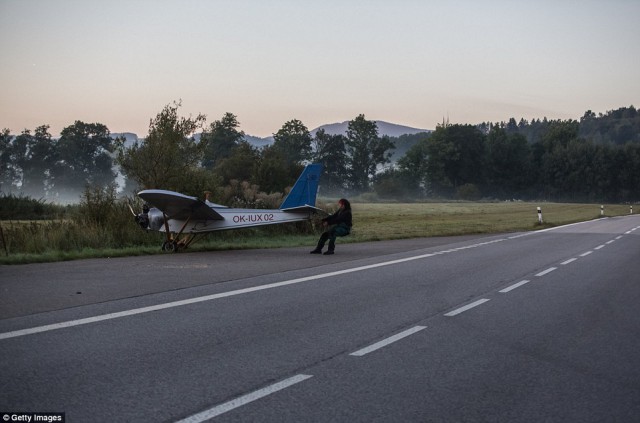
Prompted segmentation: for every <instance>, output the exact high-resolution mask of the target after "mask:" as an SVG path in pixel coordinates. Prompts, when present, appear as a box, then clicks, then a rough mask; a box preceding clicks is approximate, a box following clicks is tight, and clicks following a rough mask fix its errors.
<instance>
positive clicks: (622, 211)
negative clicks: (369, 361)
mask: <svg viewBox="0 0 640 423" xmlns="http://www.w3.org/2000/svg"><path fill="white" fill-rule="evenodd" d="M538 206H540V207H541V208H542V216H543V220H544V223H543V224H539V223H538V215H537V210H536V208H537V207H538ZM628 214H629V206H628V205H613V204H610V205H605V206H604V216H605V217H614V216H623V215H628ZM353 215H354V231H353V233H352V235H351V236H349V237H346V238H342V239H341V240H340V242H341V243H352V242H366V241H381V240H392V239H406V238H421V237H434V236H453V235H467V234H490V233H504V232H517V231H530V230H537V229H544V228H549V227H553V226H559V225H565V224H569V223H575V222H581V221H587V220H591V219H596V218H599V217H601V215H600V205H594V204H567V203H541V204H540V203H538V204H536V203H522V202H509V203H506V202H505V203H472V202H455V203H387V204H382V203H354V204H353ZM20 225H22V226H23V227H24V228H23V229H20ZM64 225H68V222H65V223H64ZM2 226H3V227H4V228H5V230H4V234H5V242H6V243H7V245H8V252H9V254H8V255H6V254H5V250H4V249H2V247H4V246H3V245H0V254H1V256H0V264H25V263H34V262H53V261H65V260H76V259H84V258H99V257H124V256H139V255H149V254H163V253H162V252H161V251H160V245H161V242H162V241H161V240H162V235H161V234H158V233H153V234H145V233H144V232H143V231H141V230H140V229H139V228H138V227H136V225H135V224H134V223H130V228H129V227H126V228H124V229H123V227H122V226H123V225H117V230H118V231H120V232H121V231H123V230H126V231H140V236H141V238H140V245H124V246H121V247H118V248H112V247H111V248H99V247H97V246H96V242H95V241H91V242H83V241H82V234H83V232H85V233H88V232H89V231H90V229H86V230H83V229H82V228H75V227H73V228H71V227H65V228H64V229H63V231H64V234H63V235H62V236H63V237H64V238H65V239H66V242H64V243H60V242H53V241H52V239H53V238H54V236H53V232H54V231H56V230H58V227H57V226H56V225H52V224H33V223H30V222H27V223H24V222H23V223H19V224H16V222H12V223H11V224H10V225H9V224H8V223H7V222H2ZM9 227H10V230H7V228H9ZM314 228H315V230H310V229H307V230H306V231H302V232H306V233H303V234H295V233H293V234H292V233H291V232H292V231H291V228H288V230H282V231H279V230H277V229H276V227H273V226H272V227H265V228H255V229H248V230H239V231H225V232H218V233H212V234H209V235H208V236H207V237H206V238H205V239H204V240H202V241H200V242H199V243H197V244H194V245H193V246H192V247H190V248H189V250H188V251H216V250H232V249H256V248H279V247H296V246H309V247H312V246H313V245H315V243H316V241H317V238H318V236H319V234H320V232H321V229H320V228H319V225H318V221H317V220H316V222H315V224H314ZM24 231H26V232H27V233H26V234H25V233H22V232H24ZM6 237H15V240H17V239H18V238H19V237H23V238H24V239H25V240H24V241H23V242H24V243H25V244H36V245H37V250H35V252H21V251H19V248H17V247H15V245H18V243H17V242H14V241H15V240H12V239H6ZM96 237H97V238H98V239H99V240H100V239H102V240H104V239H106V238H107V237H108V234H105V233H101V234H98V235H95V236H93V238H96ZM56 238H57V237H56ZM116 238H118V237H116ZM120 238H122V235H120ZM0 244H1V240H0ZM89 244H90V245H89ZM87 245H89V246H87ZM98 245H99V242H98ZM12 247H15V248H12ZM16 250H18V251H16Z"/></svg>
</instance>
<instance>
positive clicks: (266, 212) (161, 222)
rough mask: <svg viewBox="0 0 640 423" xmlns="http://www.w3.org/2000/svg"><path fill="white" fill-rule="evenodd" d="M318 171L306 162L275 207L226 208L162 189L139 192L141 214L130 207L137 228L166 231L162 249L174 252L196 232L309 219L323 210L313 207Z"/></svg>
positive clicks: (189, 240)
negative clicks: (279, 203)
mask: <svg viewBox="0 0 640 423" xmlns="http://www.w3.org/2000/svg"><path fill="white" fill-rule="evenodd" d="M321 173H322V165H321V164H317V163H314V164H309V165H307V166H306V167H305V168H304V170H303V171H302V173H301V174H300V176H299V177H298V180H297V181H296V183H295V184H294V186H293V188H291V191H290V192H289V194H287V197H286V198H285V199H284V201H283V202H282V204H281V205H280V207H279V208H278V209H240V208H229V207H226V206H223V205H220V204H215V203H212V202H210V201H209V200H208V198H206V199H205V200H204V201H202V200H199V199H198V198H196V197H190V196H188V195H184V194H181V193H178V192H174V191H167V190H161V189H147V190H144V191H140V192H139V193H138V197H140V198H141V199H142V200H144V201H145V205H144V207H143V209H142V213H139V214H136V213H135V212H134V211H133V208H131V206H129V208H130V209H131V212H132V213H133V215H134V217H135V222H136V223H137V224H138V225H140V227H142V228H143V229H147V230H153V231H159V232H164V233H165V234H166V240H165V241H164V242H163V244H162V250H163V251H166V252H176V251H178V250H179V249H184V248H187V247H188V246H189V245H191V244H192V243H193V242H194V241H195V239H196V238H197V237H198V236H199V235H203V234H207V233H210V232H214V231H222V230H228V229H239V228H248V227H254V226H264V225H274V224H281V223H289V222H301V221H305V220H310V219H311V216H312V214H313V213H315V212H318V211H322V210H321V209H319V208H316V207H315V204H316V195H317V193H318V184H319V181H320V174H321ZM148 204H149V205H151V206H153V207H151V208H149V206H148ZM180 237H182V238H180Z"/></svg>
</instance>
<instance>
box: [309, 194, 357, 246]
mask: <svg viewBox="0 0 640 423" xmlns="http://www.w3.org/2000/svg"><path fill="white" fill-rule="evenodd" d="M338 206H339V207H340V208H339V209H338V211H337V212H335V213H334V214H332V215H330V216H327V217H325V218H324V219H322V224H323V225H324V226H329V229H327V230H326V231H324V232H323V233H322V235H321V236H320V239H319V240H318V245H317V247H316V248H315V250H313V251H311V254H321V253H322V249H323V248H324V244H325V243H326V242H327V240H329V247H328V249H327V252H325V253H324V255H329V254H333V253H334V251H335V249H336V237H339V236H346V235H349V234H350V233H351V227H352V226H353V217H352V215H351V203H349V200H347V199H344V198H341V199H340V200H339V201H338Z"/></svg>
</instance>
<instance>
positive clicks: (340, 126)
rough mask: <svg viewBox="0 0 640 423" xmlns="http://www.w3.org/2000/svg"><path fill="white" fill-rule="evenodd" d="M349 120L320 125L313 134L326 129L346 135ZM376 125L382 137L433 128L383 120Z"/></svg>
mask: <svg viewBox="0 0 640 423" xmlns="http://www.w3.org/2000/svg"><path fill="white" fill-rule="evenodd" d="M349 122H350V121H344V122H341V123H330V124H327V125H322V126H319V127H317V128H316V129H314V130H312V131H311V135H313V136H315V135H316V132H318V131H319V130H320V129H324V131H325V132H326V133H327V134H329V135H339V134H342V135H346V134H347V129H348V128H349ZM376 125H377V126H378V135H379V136H381V137H382V136H384V135H387V136H389V137H395V138H397V137H399V136H401V135H414V134H419V133H421V132H431V130H429V129H418V128H412V127H410V126H403V125H397V124H395V123H389V122H385V121H383V120H377V121H376Z"/></svg>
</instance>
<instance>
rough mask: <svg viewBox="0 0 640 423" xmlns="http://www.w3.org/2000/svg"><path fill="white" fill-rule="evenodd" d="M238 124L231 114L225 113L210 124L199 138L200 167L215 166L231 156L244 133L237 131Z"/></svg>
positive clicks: (209, 167) (234, 116)
mask: <svg viewBox="0 0 640 423" xmlns="http://www.w3.org/2000/svg"><path fill="white" fill-rule="evenodd" d="M239 126H240V123H239V122H238V118H237V117H236V115H234V114H233V113H225V115H224V116H223V117H222V119H220V120H216V121H215V122H213V123H211V125H210V126H209V129H208V130H205V131H204V132H203V133H202V136H201V137H200V142H201V143H203V144H204V147H203V148H204V158H203V161H202V165H203V166H204V167H206V168H208V169H212V168H213V167H214V166H216V165H217V164H218V163H219V161H220V160H223V159H226V158H228V157H229V156H231V154H232V151H233V149H234V148H235V147H236V146H238V144H239V143H240V142H241V141H242V140H243V139H244V132H242V131H238V129H237V128H238V127H239Z"/></svg>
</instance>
